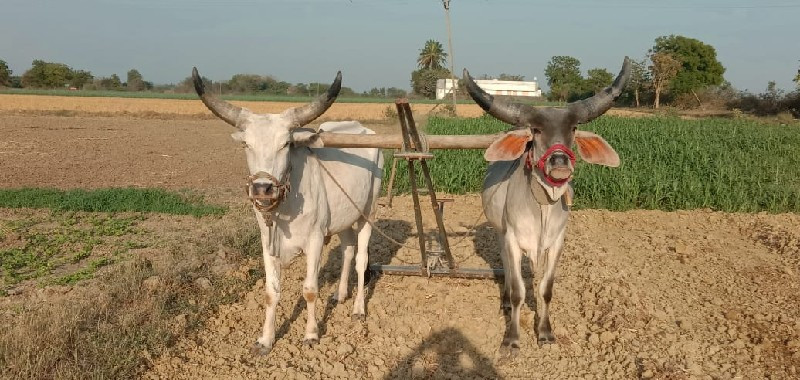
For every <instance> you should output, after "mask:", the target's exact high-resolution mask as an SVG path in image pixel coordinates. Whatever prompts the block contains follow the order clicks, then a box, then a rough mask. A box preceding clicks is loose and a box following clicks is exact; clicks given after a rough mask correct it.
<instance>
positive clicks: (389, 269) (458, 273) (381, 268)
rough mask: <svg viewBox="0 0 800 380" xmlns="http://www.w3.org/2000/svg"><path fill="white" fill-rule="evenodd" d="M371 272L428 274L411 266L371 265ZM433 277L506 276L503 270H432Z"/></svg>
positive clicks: (470, 277)
mask: <svg viewBox="0 0 800 380" xmlns="http://www.w3.org/2000/svg"><path fill="white" fill-rule="evenodd" d="M369 270H370V271H371V272H373V273H378V274H389V275H404V276H424V277H427V276H428V273H427V272H425V271H420V267H416V266H410V265H370V266H369ZM430 274H431V277H457V278H468V279H480V278H485V279H495V280H500V279H501V278H503V276H504V275H505V274H504V272H503V269H471V268H462V269H451V270H431V273H430Z"/></svg>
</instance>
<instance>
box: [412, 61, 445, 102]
mask: <svg viewBox="0 0 800 380" xmlns="http://www.w3.org/2000/svg"><path fill="white" fill-rule="evenodd" d="M439 79H450V70H447V69H445V68H442V67H440V68H436V69H419V70H415V71H414V72H412V73H411V89H412V90H413V91H414V93H416V94H419V95H422V96H424V97H426V98H429V99H433V98H435V97H436V81H437V80H439Z"/></svg>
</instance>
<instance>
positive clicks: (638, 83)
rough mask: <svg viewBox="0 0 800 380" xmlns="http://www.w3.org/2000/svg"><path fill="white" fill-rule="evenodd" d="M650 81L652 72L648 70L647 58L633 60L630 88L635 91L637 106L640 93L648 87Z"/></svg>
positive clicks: (637, 105) (629, 81) (634, 97)
mask: <svg viewBox="0 0 800 380" xmlns="http://www.w3.org/2000/svg"><path fill="white" fill-rule="evenodd" d="M649 82H650V72H649V71H648V70H647V60H646V59H642V60H641V61H637V60H631V76H630V78H629V79H628V86H627V88H628V90H629V91H633V99H634V104H635V105H636V107H639V106H640V104H639V95H640V93H641V92H642V91H644V90H645V89H646V88H647V85H648V83H649Z"/></svg>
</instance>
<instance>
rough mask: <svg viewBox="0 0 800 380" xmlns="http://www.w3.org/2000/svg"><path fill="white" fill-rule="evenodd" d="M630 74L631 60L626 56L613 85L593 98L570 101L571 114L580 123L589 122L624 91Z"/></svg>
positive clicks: (604, 110)
mask: <svg viewBox="0 0 800 380" xmlns="http://www.w3.org/2000/svg"><path fill="white" fill-rule="evenodd" d="M630 75H631V60H630V59H629V58H628V57H625V61H623V62H622V70H620V72H619V75H617V79H615V80H614V83H613V84H612V85H611V86H609V87H606V88H604V89H603V90H602V91H600V92H598V93H597V94H595V95H594V96H592V97H591V98H588V99H583V100H579V101H576V102H572V103H570V104H569V105H568V106H567V109H568V110H569V112H570V114H572V115H573V116H574V117H575V118H576V119H577V120H578V124H583V123H588V122H589V121H591V120H592V119H594V118H596V117H598V116H600V115H602V114H604V113H605V112H606V111H608V109H609V108H611V104H612V103H614V99H616V98H617V97H618V96H619V94H621V93H622V89H623V88H625V83H626V82H627V81H628V77H630Z"/></svg>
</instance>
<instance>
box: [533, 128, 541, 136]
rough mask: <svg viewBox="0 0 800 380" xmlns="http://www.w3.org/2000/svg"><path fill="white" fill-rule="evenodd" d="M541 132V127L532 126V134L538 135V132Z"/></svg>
mask: <svg viewBox="0 0 800 380" xmlns="http://www.w3.org/2000/svg"><path fill="white" fill-rule="evenodd" d="M541 133H542V130H541V129H539V128H533V134H534V135H538V134H541Z"/></svg>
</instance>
